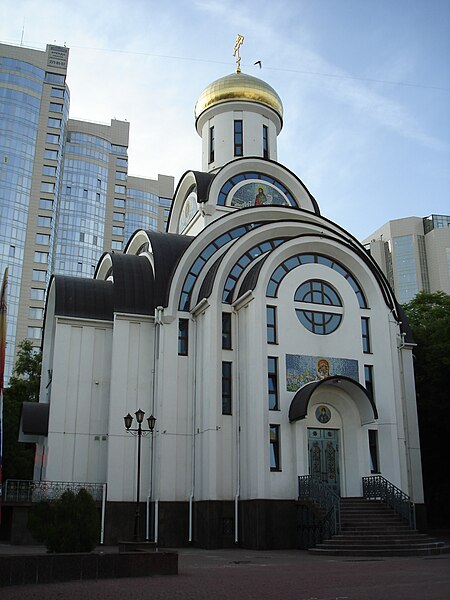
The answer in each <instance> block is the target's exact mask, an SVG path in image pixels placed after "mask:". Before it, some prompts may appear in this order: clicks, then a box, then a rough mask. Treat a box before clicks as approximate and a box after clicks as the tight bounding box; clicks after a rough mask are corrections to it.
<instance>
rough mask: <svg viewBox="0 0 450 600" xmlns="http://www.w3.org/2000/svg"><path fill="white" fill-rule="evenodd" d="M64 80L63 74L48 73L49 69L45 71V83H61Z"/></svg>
mask: <svg viewBox="0 0 450 600" xmlns="http://www.w3.org/2000/svg"><path fill="white" fill-rule="evenodd" d="M65 80H66V76H65V75H60V74H59V73H50V71H46V73H45V81H46V82H47V83H55V84H56V85H58V84H60V85H63V84H64V82H65Z"/></svg>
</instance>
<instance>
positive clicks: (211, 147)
mask: <svg viewBox="0 0 450 600" xmlns="http://www.w3.org/2000/svg"><path fill="white" fill-rule="evenodd" d="M209 162H210V163H212V162H214V126H213V127H210V128H209Z"/></svg>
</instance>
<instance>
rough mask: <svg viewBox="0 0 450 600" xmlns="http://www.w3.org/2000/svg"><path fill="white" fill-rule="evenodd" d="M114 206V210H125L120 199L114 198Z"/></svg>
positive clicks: (123, 202)
mask: <svg viewBox="0 0 450 600" xmlns="http://www.w3.org/2000/svg"><path fill="white" fill-rule="evenodd" d="M114 206H115V207H116V208H125V200H123V199H122V198H114Z"/></svg>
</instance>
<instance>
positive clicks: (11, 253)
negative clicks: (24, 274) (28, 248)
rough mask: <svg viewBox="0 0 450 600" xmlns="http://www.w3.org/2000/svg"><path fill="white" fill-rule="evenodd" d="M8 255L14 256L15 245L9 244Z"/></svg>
mask: <svg viewBox="0 0 450 600" xmlns="http://www.w3.org/2000/svg"><path fill="white" fill-rule="evenodd" d="M9 256H10V257H11V258H14V257H15V256H16V247H15V246H10V247H9Z"/></svg>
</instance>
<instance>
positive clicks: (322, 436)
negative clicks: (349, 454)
mask: <svg viewBox="0 0 450 600" xmlns="http://www.w3.org/2000/svg"><path fill="white" fill-rule="evenodd" d="M308 453H309V474H310V475H311V476H312V477H316V478H317V479H320V481H322V483H326V484H327V485H329V486H330V487H331V489H332V490H333V491H334V492H336V494H338V495H340V481H339V431H338V430H337V429H308Z"/></svg>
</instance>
